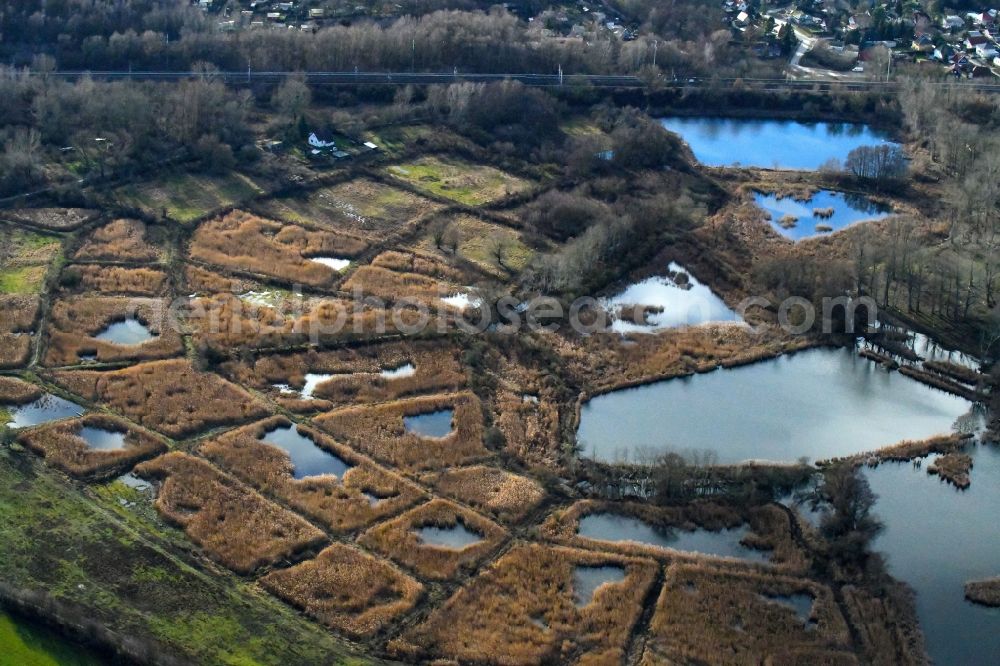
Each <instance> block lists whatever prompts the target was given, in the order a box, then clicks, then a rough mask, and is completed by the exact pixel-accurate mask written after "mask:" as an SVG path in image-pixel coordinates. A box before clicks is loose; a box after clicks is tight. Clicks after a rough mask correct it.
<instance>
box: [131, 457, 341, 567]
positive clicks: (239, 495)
mask: <svg viewBox="0 0 1000 666" xmlns="http://www.w3.org/2000/svg"><path fill="white" fill-rule="evenodd" d="M135 473H136V474H137V475H139V476H141V477H143V478H146V479H153V480H157V481H160V482H161V486H160V488H159V491H158V492H157V496H156V508H157V510H158V511H159V512H160V513H161V514H162V515H163V517H164V518H165V519H166V520H168V521H170V522H171V523H174V524H176V525H178V526H179V527H181V528H183V530H184V532H185V533H186V534H187V535H188V537H189V538H190V539H191V540H192V541H194V542H195V543H197V544H198V545H199V546H201V547H202V548H204V549H205V551H206V552H207V553H208V554H209V555H210V556H211V557H212V558H213V559H215V560H217V561H219V562H221V563H222V564H223V565H225V566H226V567H228V568H230V569H232V570H233V571H236V572H237V573H241V574H248V573H251V572H253V571H255V570H257V569H259V568H260V567H262V566H266V565H273V564H275V563H278V562H279V561H282V560H286V559H288V558H290V557H293V556H297V555H300V554H301V553H303V552H305V551H308V550H309V549H311V548H314V547H316V546H318V545H320V544H322V543H323V542H324V541H325V537H324V536H323V533H322V532H321V531H320V530H318V529H317V528H315V527H313V526H312V525H310V524H309V523H308V522H306V521H305V520H303V519H302V518H300V517H299V516H297V515H295V514H294V513H292V512H291V511H288V510H286V509H282V508H281V507H280V506H278V505H277V504H274V503H273V502H269V501H268V500H266V499H264V498H263V497H261V496H260V495H259V494H257V493H256V492H254V491H253V490H252V489H251V488H250V487H248V486H246V485H244V484H243V483H241V482H239V481H236V480H235V479H232V478H229V477H227V476H225V475H223V474H222V473H220V472H219V471H218V470H216V469H215V468H214V467H212V466H211V465H210V464H208V463H207V462H205V461H204V460H202V459H200V458H195V457H193V456H190V455H187V454H185V453H180V452H177V451H174V452H172V453H168V454H166V455H163V456H160V457H159V458H155V459H154V460H150V461H148V462H145V463H142V464H141V465H139V466H138V467H136V468H135Z"/></svg>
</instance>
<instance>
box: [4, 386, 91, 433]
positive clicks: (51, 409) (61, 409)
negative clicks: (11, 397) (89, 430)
mask: <svg viewBox="0 0 1000 666" xmlns="http://www.w3.org/2000/svg"><path fill="white" fill-rule="evenodd" d="M2 411H6V412H7V413H8V414H10V420H9V421H8V422H7V427H8V428H27V427H29V426H36V425H40V424H42V423H48V422H49V421H58V420H60V419H69V418H73V417H76V416H80V415H81V414H83V407H80V406H79V405H77V404H75V403H72V402H70V401H69V400H63V399H62V398H60V397H58V396H54V395H51V394H48V393H47V394H45V395H43V396H42V397H41V398H39V399H38V400H35V401H34V402H29V403H28V404H26V405H21V406H19V407H4V408H3V410H2Z"/></svg>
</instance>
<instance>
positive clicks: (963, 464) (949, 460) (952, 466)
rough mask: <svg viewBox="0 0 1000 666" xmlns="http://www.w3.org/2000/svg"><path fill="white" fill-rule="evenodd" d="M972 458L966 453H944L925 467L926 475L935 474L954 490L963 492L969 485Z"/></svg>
mask: <svg viewBox="0 0 1000 666" xmlns="http://www.w3.org/2000/svg"><path fill="white" fill-rule="evenodd" d="M971 470H972V456H970V455H969V454H967V453H946V454H944V455H943V456H940V457H938V458H937V460H935V461H934V462H932V463H931V464H930V465H928V466H927V473H928V474H937V475H938V476H940V477H941V478H942V479H944V480H945V481H947V482H948V483H950V484H952V485H953V486H955V487H956V488H961V489H962V490H965V489H966V488H968V487H969V484H970V483H971V481H970V479H969V472H970V471H971Z"/></svg>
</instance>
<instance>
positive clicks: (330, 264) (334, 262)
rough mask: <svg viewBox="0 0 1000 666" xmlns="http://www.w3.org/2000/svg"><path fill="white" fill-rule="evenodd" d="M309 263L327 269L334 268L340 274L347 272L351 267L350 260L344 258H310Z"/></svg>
mask: <svg viewBox="0 0 1000 666" xmlns="http://www.w3.org/2000/svg"><path fill="white" fill-rule="evenodd" d="M309 261H312V262H315V263H317V264H323V265H324V266H326V267H327V268H332V269H333V270H335V271H337V272H338V273H339V272H341V271H344V270H347V267H348V266H350V265H351V260H350V259H344V258H342V257H309Z"/></svg>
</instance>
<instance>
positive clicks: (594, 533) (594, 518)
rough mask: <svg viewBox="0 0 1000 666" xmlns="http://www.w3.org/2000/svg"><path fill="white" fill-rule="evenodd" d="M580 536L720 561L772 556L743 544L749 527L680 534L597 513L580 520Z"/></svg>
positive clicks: (647, 524) (632, 519)
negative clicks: (710, 557) (648, 546)
mask: <svg viewBox="0 0 1000 666" xmlns="http://www.w3.org/2000/svg"><path fill="white" fill-rule="evenodd" d="M577 532H578V534H579V535H580V536H582V537H586V538H588V539H599V540H601V541H614V542H618V541H635V542H638V543H643V544H648V545H650V546H659V547H661V548H673V549H674V550H683V551H689V552H693V553H702V554H703V555H716V556H718V557H739V558H743V559H751V560H760V561H767V560H768V553H766V552H763V551H760V550H754V549H752V548H747V547H746V546H744V545H743V544H741V543H740V539H742V538H743V537H744V536H745V535H746V533H747V528H746V527H736V528H732V529H724V530H718V531H715V532H711V531H709V530H704V529H697V530H691V531H687V530H680V529H674V528H660V527H656V526H654V525H650V524H649V523H646V522H644V521H642V520H639V519H638V518H631V517H628V516H620V515H617V514H613V513H593V514H590V515H589V516H584V517H583V518H582V519H580V526H579V528H578V530H577Z"/></svg>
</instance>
